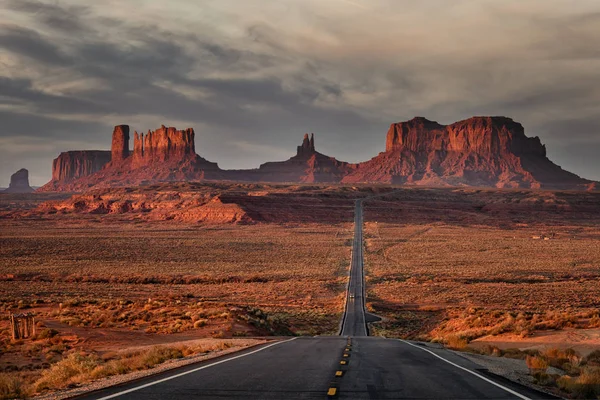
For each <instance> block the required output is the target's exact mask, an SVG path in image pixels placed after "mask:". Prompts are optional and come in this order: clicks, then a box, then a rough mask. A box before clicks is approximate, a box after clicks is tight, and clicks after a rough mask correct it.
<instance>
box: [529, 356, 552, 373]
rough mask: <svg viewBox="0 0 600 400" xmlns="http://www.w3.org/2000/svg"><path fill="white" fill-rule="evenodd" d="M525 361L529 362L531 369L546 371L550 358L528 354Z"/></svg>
mask: <svg viewBox="0 0 600 400" xmlns="http://www.w3.org/2000/svg"><path fill="white" fill-rule="evenodd" d="M525 363H526V364H527V368H529V369H530V370H531V371H536V372H538V371H541V372H545V371H546V370H547V369H548V360H546V359H545V358H544V357H540V356H527V358H525Z"/></svg>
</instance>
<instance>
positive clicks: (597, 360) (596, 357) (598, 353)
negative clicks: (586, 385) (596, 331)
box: [584, 350, 600, 367]
mask: <svg viewBox="0 0 600 400" xmlns="http://www.w3.org/2000/svg"><path fill="white" fill-rule="evenodd" d="M584 362H585V364H586V365H590V366H594V367H600V350H595V351H593V352H591V353H590V354H588V355H587V356H586V357H585V359H584Z"/></svg>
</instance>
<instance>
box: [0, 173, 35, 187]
mask: <svg viewBox="0 0 600 400" xmlns="http://www.w3.org/2000/svg"><path fill="white" fill-rule="evenodd" d="M33 191H34V190H33V188H32V187H31V186H29V171H28V170H26V169H25V168H21V169H20V170H18V171H17V172H15V173H14V174H12V175H11V176H10V184H9V186H8V188H7V189H5V190H4V192H5V193H31V192H33Z"/></svg>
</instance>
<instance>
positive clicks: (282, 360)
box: [79, 200, 552, 400]
mask: <svg viewBox="0 0 600 400" xmlns="http://www.w3.org/2000/svg"><path fill="white" fill-rule="evenodd" d="M362 251H363V246H362V201H360V200H359V201H357V202H356V209H355V232H354V243H353V251H352V266H351V271H350V280H349V285H348V298H347V307H346V313H345V316H344V319H343V322H342V328H341V333H342V335H341V336H334V337H314V338H313V337H302V338H291V339H288V340H285V341H280V342H275V343H271V344H267V345H263V346H260V347H255V348H252V349H248V350H245V351H242V352H238V353H235V354H233V355H229V356H225V357H222V358H218V359H213V360H208V361H205V362H201V363H197V364H193V365H189V366H186V367H182V368H178V369H176V370H172V371H167V372H164V373H160V374H156V375H153V376H151V377H147V378H144V379H141V380H137V381H134V382H130V383H127V384H123V385H119V386H113V387H111V388H108V389H105V390H101V391H97V392H94V393H91V394H89V395H87V396H81V397H79V398H81V399H94V400H98V399H111V398H119V399H167V400H169V399H305V398H318V399H324V398H327V397H328V393H329V394H332V395H333V396H330V397H335V398H340V399H440V398H444V399H523V400H524V399H543V398H552V397H550V396H546V395H543V394H541V393H538V392H535V391H532V390H529V389H526V388H524V387H522V386H520V385H516V384H514V383H512V382H509V381H505V380H502V379H501V378H498V377H495V376H493V375H490V374H488V373H486V372H485V371H482V370H478V368H479V367H478V366H477V365H476V364H473V363H472V362H470V361H468V360H466V359H464V358H462V357H460V356H459V355H456V354H455V353H452V352H450V351H447V350H444V349H441V348H435V347H429V346H426V345H424V344H419V343H412V342H406V341H401V340H395V339H386V338H379V337H369V336H368V329H367V325H366V322H365V320H370V318H371V317H370V316H369V315H368V314H366V313H365V308H364V293H365V290H364V279H363V253H362Z"/></svg>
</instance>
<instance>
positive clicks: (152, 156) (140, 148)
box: [133, 125, 196, 167]
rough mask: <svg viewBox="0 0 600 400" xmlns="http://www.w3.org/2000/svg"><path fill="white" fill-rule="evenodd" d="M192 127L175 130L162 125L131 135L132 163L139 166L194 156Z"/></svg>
mask: <svg viewBox="0 0 600 400" xmlns="http://www.w3.org/2000/svg"><path fill="white" fill-rule="evenodd" d="M194 136H195V133H194V129H192V128H187V129H185V130H177V129H176V128H174V127H165V126H164V125H162V126H161V127H160V128H159V129H157V130H155V131H148V133H147V134H146V135H145V136H144V134H143V133H137V132H135V133H134V135H133V165H134V167H140V166H144V165H148V164H151V163H154V162H165V161H171V160H174V161H182V160H185V159H189V158H194V157H196V147H195V144H194Z"/></svg>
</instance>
